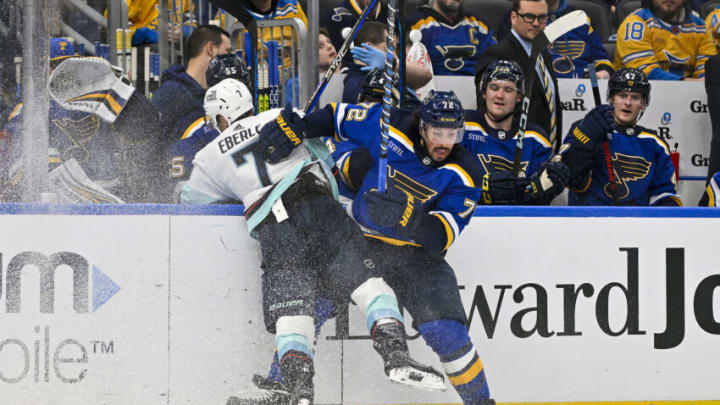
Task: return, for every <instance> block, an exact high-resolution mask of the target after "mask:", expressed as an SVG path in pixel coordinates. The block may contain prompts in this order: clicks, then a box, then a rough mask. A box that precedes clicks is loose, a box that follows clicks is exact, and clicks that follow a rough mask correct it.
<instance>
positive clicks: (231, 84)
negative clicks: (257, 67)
mask: <svg viewBox="0 0 720 405" xmlns="http://www.w3.org/2000/svg"><path fill="white" fill-rule="evenodd" d="M203 107H204V109H205V116H206V119H207V122H208V125H209V126H210V127H212V128H215V129H217V130H219V127H218V123H217V121H216V118H215V117H217V116H218V115H221V116H223V117H225V119H226V120H227V122H228V124H231V123H232V122H233V121H235V120H237V119H238V118H240V117H242V116H243V115H245V114H246V113H247V112H248V111H252V109H253V99H252V95H251V94H250V90H248V88H247V86H245V85H244V84H242V83H241V82H240V81H238V80H235V79H225V80H223V81H221V82H220V83H218V84H216V85H214V86H212V87H210V88H209V89H208V90H207V92H206V93H205V103H204V104H203Z"/></svg>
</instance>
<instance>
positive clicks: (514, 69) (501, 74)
mask: <svg viewBox="0 0 720 405" xmlns="http://www.w3.org/2000/svg"><path fill="white" fill-rule="evenodd" d="M494 80H504V81H508V82H513V83H515V86H517V89H518V91H519V92H520V93H521V94H523V93H525V89H524V81H525V75H524V74H523V71H522V68H521V67H520V65H518V63H517V62H515V61H512V60H502V59H499V60H495V61H492V62H490V64H489V65H488V66H487V67H486V68H485V71H484V72H483V74H482V79H480V86H478V89H479V90H480V93H485V90H486V89H487V86H488V84H489V83H490V82H492V81H494Z"/></svg>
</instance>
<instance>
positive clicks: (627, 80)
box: [560, 68, 682, 206]
mask: <svg viewBox="0 0 720 405" xmlns="http://www.w3.org/2000/svg"><path fill="white" fill-rule="evenodd" d="M607 101H608V103H609V104H603V105H600V106H597V107H595V108H593V109H592V110H590V112H588V113H587V115H585V118H583V119H582V120H580V121H577V122H575V123H574V124H573V125H572V127H570V130H569V132H568V134H567V136H566V137H565V141H564V143H563V145H562V147H561V148H560V152H561V154H562V159H563V161H564V162H565V163H567V165H568V167H570V181H569V183H568V187H569V188H570V191H571V192H570V195H569V203H570V205H664V206H679V205H682V200H681V199H680V197H679V196H678V195H677V191H676V184H677V179H676V177H675V168H674V166H673V164H672V161H671V160H670V150H669V148H668V146H667V144H666V143H665V141H664V140H662V139H661V138H660V137H659V136H658V135H657V133H656V132H655V131H654V130H651V129H648V128H645V127H642V126H640V125H637V121H638V120H639V119H640V116H641V115H642V113H643V112H644V111H645V108H647V106H648V104H649V103H650V82H648V80H647V76H645V73H643V72H642V71H640V70H638V69H632V68H623V69H620V70H618V71H616V72H615V73H613V75H612V77H611V78H610V80H609V82H608V91H607ZM608 134H609V135H608ZM606 140H608V142H607V143H608V149H607V150H605V147H604V145H603V143H604V142H605V141H606ZM608 166H610V167H608ZM611 170H612V171H611ZM611 174H612V177H614V180H615V181H614V182H611V181H610V175H611Z"/></svg>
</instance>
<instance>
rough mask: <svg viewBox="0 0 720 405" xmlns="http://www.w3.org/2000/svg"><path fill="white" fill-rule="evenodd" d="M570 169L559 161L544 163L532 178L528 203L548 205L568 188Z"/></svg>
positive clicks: (528, 189)
mask: <svg viewBox="0 0 720 405" xmlns="http://www.w3.org/2000/svg"><path fill="white" fill-rule="evenodd" d="M569 179H570V169H569V168H568V167H567V165H566V164H565V163H563V162H562V161H560V160H558V159H551V160H549V161H547V162H545V163H543V164H542V165H541V166H540V168H539V169H538V171H537V173H535V174H534V175H532V176H530V179H529V184H528V187H527V191H528V198H527V203H529V204H538V205H547V204H550V202H551V201H552V200H553V198H555V197H556V196H557V195H558V194H560V193H562V191H563V190H564V189H565V187H566V186H567V183H568V180H569Z"/></svg>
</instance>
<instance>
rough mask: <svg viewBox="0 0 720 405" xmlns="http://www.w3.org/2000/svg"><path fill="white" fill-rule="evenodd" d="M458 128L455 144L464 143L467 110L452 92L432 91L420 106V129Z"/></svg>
mask: <svg viewBox="0 0 720 405" xmlns="http://www.w3.org/2000/svg"><path fill="white" fill-rule="evenodd" d="M428 125H431V126H433V127H444V128H458V129H459V130H458V133H457V138H456V140H455V143H458V142H460V141H462V136H463V132H464V129H465V110H463V107H462V104H460V100H459V99H458V98H457V96H456V95H455V93H454V92H452V91H435V90H430V93H428V95H427V96H425V99H424V100H423V102H422V105H421V106H420V128H421V129H423V130H425V129H426V128H427V126H428Z"/></svg>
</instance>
